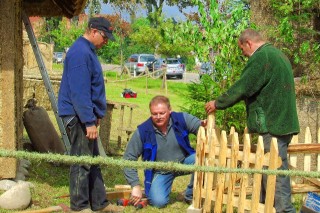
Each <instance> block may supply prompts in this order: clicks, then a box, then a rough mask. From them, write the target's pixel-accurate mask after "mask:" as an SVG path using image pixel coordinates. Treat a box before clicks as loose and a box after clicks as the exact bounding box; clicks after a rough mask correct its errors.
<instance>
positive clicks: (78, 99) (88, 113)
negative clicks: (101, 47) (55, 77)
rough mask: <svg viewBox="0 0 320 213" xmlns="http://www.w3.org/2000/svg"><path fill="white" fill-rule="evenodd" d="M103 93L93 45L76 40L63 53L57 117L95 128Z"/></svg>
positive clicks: (102, 112) (103, 104)
mask: <svg viewBox="0 0 320 213" xmlns="http://www.w3.org/2000/svg"><path fill="white" fill-rule="evenodd" d="M106 105H107V104H106V92H105V86H104V79H103V74H102V68H101V64H100V62H99V60H98V57H97V55H96V53H95V47H94V45H93V44H92V43H91V42H89V41H88V40H87V39H85V38H83V37H80V38H78V39H77V40H76V41H75V42H74V44H73V45H72V46H71V47H70V49H69V50H68V52H67V55H66V58H65V61H64V69H63V75H62V80H61V85H60V90H59V96H58V111H59V112H58V113H59V116H61V117H63V116H74V115H77V116H78V117H79V118H80V121H81V123H84V124H85V125H86V126H92V125H94V124H95V121H96V120H97V118H102V117H103V116H104V115H105V111H106Z"/></svg>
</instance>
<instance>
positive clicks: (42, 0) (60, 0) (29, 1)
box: [22, 0, 87, 18]
mask: <svg viewBox="0 0 320 213" xmlns="http://www.w3.org/2000/svg"><path fill="white" fill-rule="evenodd" d="M86 3H87V0H23V2H22V4H23V6H22V7H23V10H24V11H25V12H26V14H27V15H28V16H45V17H53V16H66V17H67V18H72V17H73V16H77V15H79V14H80V13H81V12H82V11H83V9H84V7H85V5H86Z"/></svg>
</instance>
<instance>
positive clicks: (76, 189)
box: [66, 117, 109, 211]
mask: <svg viewBox="0 0 320 213" xmlns="http://www.w3.org/2000/svg"><path fill="white" fill-rule="evenodd" d="M66 127H67V128H66V129H67V133H68V137H69V140H70V143H71V150H70V155H73V156H83V155H89V156H98V155H99V150H98V144H97V140H94V141H92V140H89V139H88V138H87V137H86V127H85V125H84V124H82V123H81V122H80V121H79V119H78V118H77V117H74V118H73V119H72V120H71V121H70V122H69V123H68V124H67V125H66ZM69 190H70V208H71V209H72V210H74V211H80V210H83V209H87V208H90V209H92V210H93V211H97V210H99V209H102V208H104V207H105V206H107V205H108V204H109V203H108V201H107V199H106V191H105V187H104V182H103V179H102V174H101V170H100V167H99V165H78V164H73V165H71V166H70V189H69Z"/></svg>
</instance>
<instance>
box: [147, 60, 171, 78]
mask: <svg viewBox="0 0 320 213" xmlns="http://www.w3.org/2000/svg"><path fill="white" fill-rule="evenodd" d="M147 67H148V70H149V72H156V73H155V74H156V76H159V75H160V74H161V70H164V69H165V68H166V67H167V63H166V60H165V59H164V58H157V59H156V60H154V61H153V62H152V63H150V64H147ZM157 71H158V72H157Z"/></svg>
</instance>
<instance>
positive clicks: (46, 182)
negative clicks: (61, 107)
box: [0, 72, 302, 213]
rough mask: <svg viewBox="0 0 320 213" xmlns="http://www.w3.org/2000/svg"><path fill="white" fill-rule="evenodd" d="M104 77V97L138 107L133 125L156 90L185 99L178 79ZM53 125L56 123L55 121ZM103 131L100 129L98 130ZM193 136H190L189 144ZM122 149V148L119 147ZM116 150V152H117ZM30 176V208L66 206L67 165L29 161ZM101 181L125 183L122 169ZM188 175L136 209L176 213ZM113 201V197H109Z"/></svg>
mask: <svg viewBox="0 0 320 213" xmlns="http://www.w3.org/2000/svg"><path fill="white" fill-rule="evenodd" d="M105 77H106V78H107V83H106V89H107V99H108V100H112V101H116V102H126V103H134V104H137V105H138V106H139V107H138V108H137V109H135V110H134V114H133V126H137V125H138V124H140V123H141V122H143V121H144V120H145V119H147V118H148V117H149V114H150V112H149V109H148V105H149V101H150V99H151V98H152V97H153V96H155V95H158V94H163V95H167V96H168V97H169V98H170V100H171V105H172V109H173V110H174V111H180V106H183V105H184V104H185V102H186V92H187V85H186V84H185V83H180V82H177V81H175V80H172V81H168V87H167V88H168V91H167V94H166V91H165V90H164V89H162V88H161V85H162V80H161V79H148V87H147V88H146V78H136V79H133V80H130V81H129V80H127V81H125V79H126V77H125V76H123V77H122V79H121V78H120V76H117V75H116V72H107V73H105ZM124 88H131V89H132V90H134V91H135V92H137V93H138V97H137V98H130V99H125V98H123V97H121V92H122V91H123V89H124ZM49 114H50V117H51V118H52V121H53V122H54V123H55V119H54V115H53V113H52V112H49ZM118 119H119V111H117V110H115V111H114V114H113V119H112V128H111V143H112V145H113V147H115V145H116V139H117V131H116V128H117V124H118ZM55 126H56V127H57V125H56V123H55ZM100 131H103V130H100ZM194 142H195V139H194V138H193V144H194ZM121 152H123V150H121ZM121 152H120V153H121ZM121 157H122V156H114V158H121ZM29 173H30V176H29V178H28V181H30V182H31V183H32V184H34V188H32V189H31V192H32V203H33V205H32V206H31V207H30V209H34V210H36V209H41V208H46V207H49V206H55V205H58V204H61V203H64V204H66V205H68V206H69V197H67V196H65V195H69V189H68V187H69V180H68V179H69V166H66V165H54V164H52V163H47V162H40V163H39V162H32V165H31V167H30V170H29ZM102 173H103V177H104V180H105V185H106V188H107V190H108V191H112V190H113V188H114V186H115V185H123V184H126V181H125V178H124V175H123V172H122V170H121V169H119V168H116V167H103V168H102ZM142 173H143V172H142V171H139V177H140V180H141V181H143V174H142ZM189 178H190V176H189V175H186V176H181V177H178V178H177V179H176V180H175V181H174V184H173V187H172V193H171V201H170V203H169V205H168V206H167V207H166V208H164V209H157V208H154V207H151V206H147V207H146V208H144V209H141V210H139V212H142V213H147V212H154V213H160V212H170V213H171V212H173V213H180V212H186V209H187V208H188V205H187V204H185V203H181V202H176V200H175V197H176V196H177V195H178V193H179V192H181V191H183V190H184V189H185V187H186V186H187V184H188V182H189ZM294 199H295V203H294V204H295V206H296V208H297V209H299V208H300V206H301V203H302V196H301V195H294ZM113 202H115V201H113ZM1 212H14V211H5V210H1V209H0V213H1ZM125 212H136V210H135V208H134V207H132V206H128V207H126V209H125Z"/></svg>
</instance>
